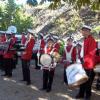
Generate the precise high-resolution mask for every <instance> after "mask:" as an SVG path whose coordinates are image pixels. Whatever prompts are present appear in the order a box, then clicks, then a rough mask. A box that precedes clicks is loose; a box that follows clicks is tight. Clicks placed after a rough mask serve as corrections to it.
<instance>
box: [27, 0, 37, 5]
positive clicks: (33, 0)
mask: <svg viewBox="0 0 100 100" xmlns="http://www.w3.org/2000/svg"><path fill="white" fill-rule="evenodd" d="M27 4H29V5H30V6H36V5H37V4H38V2H37V0H27Z"/></svg>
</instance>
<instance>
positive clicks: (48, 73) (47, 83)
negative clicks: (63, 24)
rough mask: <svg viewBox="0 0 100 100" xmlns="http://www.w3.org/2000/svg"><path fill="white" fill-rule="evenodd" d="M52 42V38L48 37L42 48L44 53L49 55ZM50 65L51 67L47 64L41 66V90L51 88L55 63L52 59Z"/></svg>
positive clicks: (49, 89) (47, 90)
mask: <svg viewBox="0 0 100 100" xmlns="http://www.w3.org/2000/svg"><path fill="white" fill-rule="evenodd" d="M53 44H54V40H52V39H51V38H49V39H48V40H47V44H46V45H45V48H44V54H45V53H46V54H49V55H51V52H52V50H53ZM50 66H52V67H50V68H49V67H48V66H43V68H42V69H43V88H42V90H46V92H50V91H51V89H52V83H53V77H54V72H55V66H56V63H55V62H54V61H52V65H50Z"/></svg>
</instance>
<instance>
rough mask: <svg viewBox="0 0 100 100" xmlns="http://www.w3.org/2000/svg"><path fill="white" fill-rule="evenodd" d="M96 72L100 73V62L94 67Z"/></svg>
mask: <svg viewBox="0 0 100 100" xmlns="http://www.w3.org/2000/svg"><path fill="white" fill-rule="evenodd" d="M94 72H95V73H100V64H98V65H96V66H95V68H94Z"/></svg>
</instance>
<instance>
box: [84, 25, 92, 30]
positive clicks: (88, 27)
mask: <svg viewBox="0 0 100 100" xmlns="http://www.w3.org/2000/svg"><path fill="white" fill-rule="evenodd" d="M83 28H85V29H89V30H92V28H91V27H90V26H87V25H83V27H82V29H83Z"/></svg>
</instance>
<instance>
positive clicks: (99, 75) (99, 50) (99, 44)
mask: <svg viewBox="0 0 100 100" xmlns="http://www.w3.org/2000/svg"><path fill="white" fill-rule="evenodd" d="M95 59H96V65H98V64H99V65H100V41H98V42H97V51H96V58H95ZM96 89H97V90H100V73H97V82H96Z"/></svg>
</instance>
